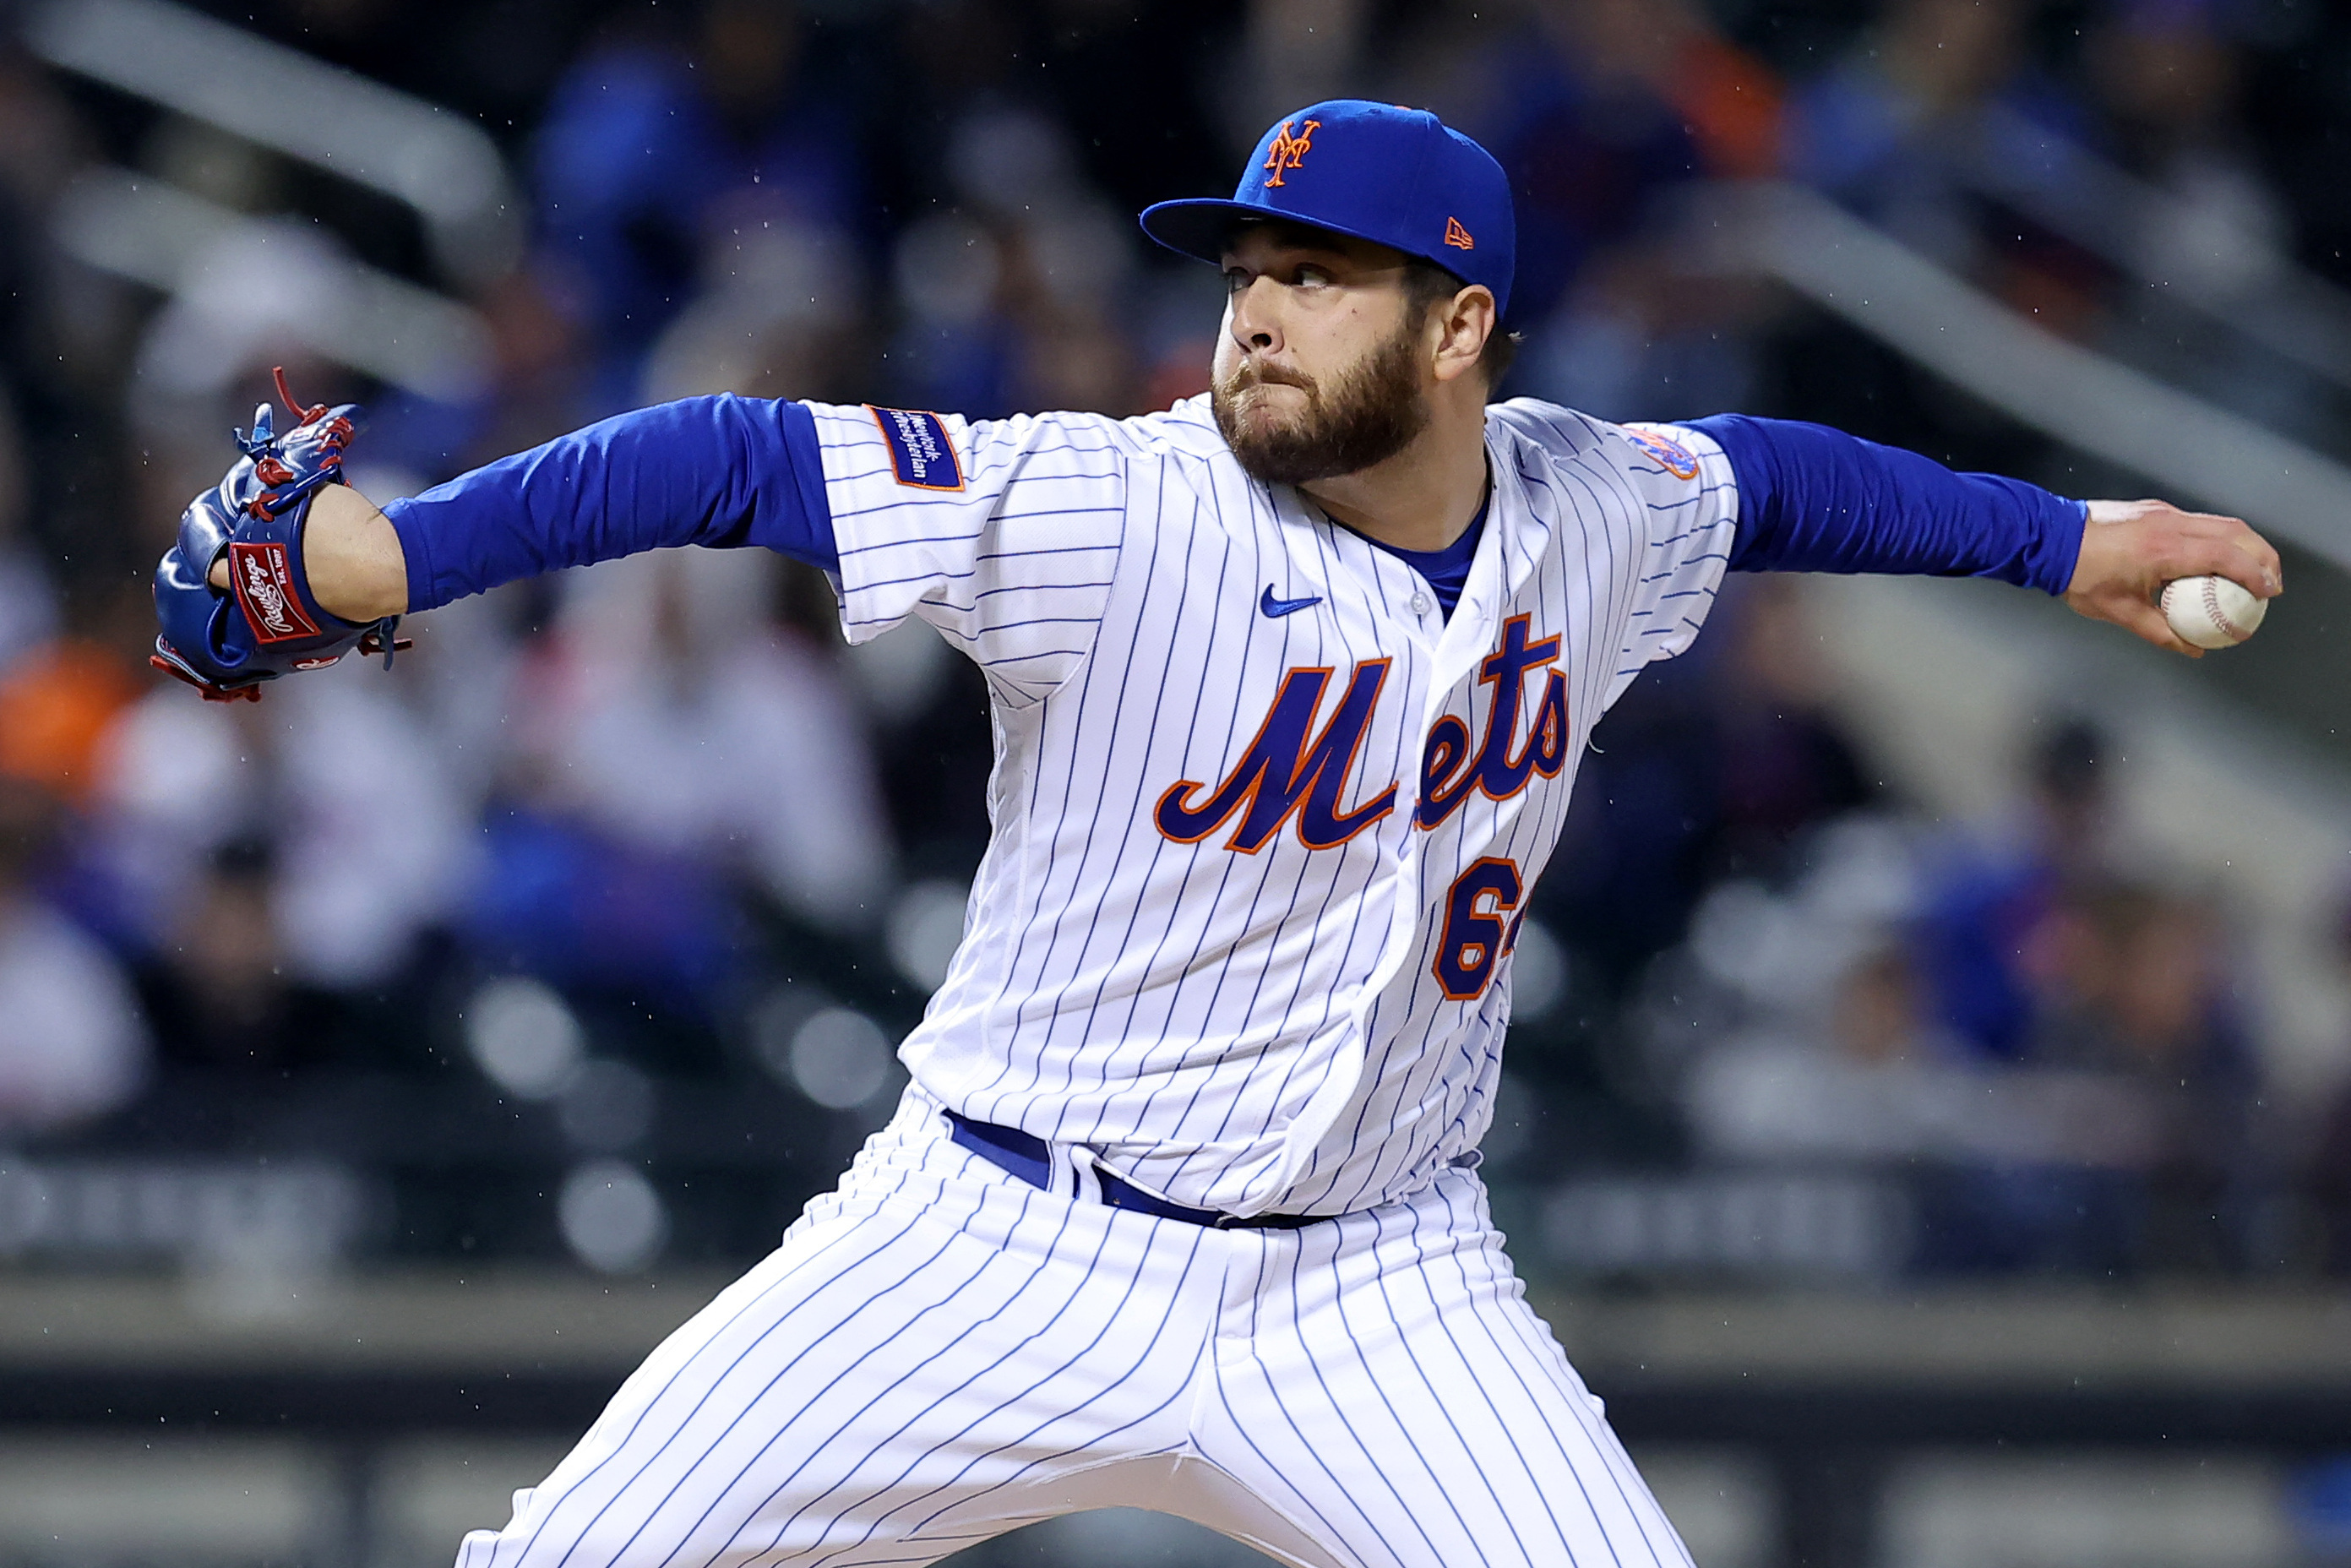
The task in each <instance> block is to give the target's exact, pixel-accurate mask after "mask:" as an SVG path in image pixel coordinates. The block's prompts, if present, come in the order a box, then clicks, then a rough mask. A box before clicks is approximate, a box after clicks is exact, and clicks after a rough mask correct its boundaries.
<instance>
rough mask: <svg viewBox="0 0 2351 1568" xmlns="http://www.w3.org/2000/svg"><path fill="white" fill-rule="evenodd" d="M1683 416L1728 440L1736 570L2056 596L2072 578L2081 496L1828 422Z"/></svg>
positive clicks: (1721, 415)
mask: <svg viewBox="0 0 2351 1568" xmlns="http://www.w3.org/2000/svg"><path fill="white" fill-rule="evenodd" d="M1687 424H1688V426H1689V428H1691V429H1693V430H1700V431H1704V432H1705V433H1706V434H1708V435H1710V436H1712V437H1713V438H1714V439H1715V440H1716V441H1717V442H1718V443H1719V444H1721V447H1722V450H1723V455H1725V456H1727V457H1729V459H1730V468H1731V472H1732V474H1733V475H1734V476H1736V477H1737V479H1738V482H1739V537H1738V539H1737V542H1736V543H1734V544H1733V545H1732V546H1731V550H1730V561H1729V567H1730V570H1733V571H1835V572H1863V571H1870V572H1892V573H1910V574H1915V575H1919V576H1931V577H1991V578H1998V579H1999V580H2001V581H2002V582H2012V583H2015V584H2017V585H2018V586H2019V587H2028V588H2038V589H2041V590H2042V591H2044V592H2048V593H2053V594H2062V593H2064V591H2065V588H2066V585H2067V584H2068V583H2069V582H2071V581H2072V580H2073V576H2074V559H2075V557H2077V556H2078V555H2079V554H2080V553H2081V549H2082V528H2083V524H2084V521H2085V517H2086V515H2087V508H2086V507H2084V505H2083V504H2082V503H2081V502H2079V501H2070V500H2067V499H2065V498H2064V497H2062V496H2054V495H2052V494H2051V493H2050V492H2048V491H2046V490H2044V489H2043V488H2041V486H2038V485H2028V484H2026V483H2025V482H2024V481H2023V480H2022V479H2003V478H2001V477H2000V476H1997V475H1992V474H1959V473H1954V472H1952V471H1951V470H1950V469H1949V468H1946V467H1944V466H1943V465H1941V464H1939V463H1938V462H1936V461H1935V460H1934V459H1932V458H1930V457H1921V456H1920V455H1918V454H1917V453H1915V452H1905V451H1903V450H1902V449H1901V448H1899V447H1895V446H1880V445H1879V444H1877V443H1876V442H1874V441H1864V440H1862V439H1861V438H1860V437H1858V436H1853V435H1847V434H1844V432H1843V431H1838V430H1831V429H1829V428H1828V427H1827V426H1826V425H1820V424H1806V423H1801V422H1799V421H1795V420H1785V419H1755V418H1751V417H1750V416H1749V415H1746V414H1740V413H1718V414H1714V415H1712V416H1710V417H1708V418H1706V419H1697V420H1690V421H1688V422H1687Z"/></svg>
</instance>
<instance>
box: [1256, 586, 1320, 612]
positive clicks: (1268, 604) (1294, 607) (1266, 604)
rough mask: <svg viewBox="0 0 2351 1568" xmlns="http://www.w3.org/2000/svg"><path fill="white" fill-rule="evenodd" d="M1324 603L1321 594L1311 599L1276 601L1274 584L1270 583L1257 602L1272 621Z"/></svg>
mask: <svg viewBox="0 0 2351 1568" xmlns="http://www.w3.org/2000/svg"><path fill="white" fill-rule="evenodd" d="M1320 603H1322V595H1321V594H1319V593H1318V594H1316V595H1315V596H1314V597H1313V598H1311V599H1276V598H1275V597H1274V596H1273V584H1271V583H1270V582H1269V583H1267V584H1266V585H1265V594H1264V596H1263V597H1262V598H1260V599H1259V601H1257V607H1258V608H1259V610H1262V611H1264V612H1265V613H1266V615H1267V617H1268V618H1269V619H1271V618H1274V617H1278V616H1282V615H1295V614H1296V613H1298V612H1300V611H1301V610H1303V609H1305V608H1306V607H1307V606H1308V605H1310V604H1320Z"/></svg>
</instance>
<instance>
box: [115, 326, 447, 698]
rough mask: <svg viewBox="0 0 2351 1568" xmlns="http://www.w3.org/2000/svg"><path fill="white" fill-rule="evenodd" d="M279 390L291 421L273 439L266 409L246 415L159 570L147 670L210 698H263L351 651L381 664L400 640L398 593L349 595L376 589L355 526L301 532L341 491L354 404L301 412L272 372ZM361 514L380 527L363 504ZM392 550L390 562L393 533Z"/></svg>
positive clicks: (365, 538) (361, 533) (360, 528)
mask: <svg viewBox="0 0 2351 1568" xmlns="http://www.w3.org/2000/svg"><path fill="white" fill-rule="evenodd" d="M277 390H278V393H279V395H280V396H282V397H285V398H286V402H287V408H288V409H290V410H292V411H293V412H294V413H295V414H296V418H297V423H295V424H294V426H293V428H291V429H289V430H287V432H285V433H284V434H277V432H276V431H275V430H274V429H273V428H272V417H271V412H270V408H269V405H268V404H266V403H264V404H262V405H261V406H260V407H259V408H257V409H256V410H255V411H254V422H253V430H252V432H251V434H237V436H236V444H237V446H238V449H239V450H240V452H241V453H242V454H243V455H242V456H241V457H239V458H238V460H237V461H236V463H235V464H234V465H232V466H231V467H230V469H229V471H228V473H227V474H226V475H225V476H224V477H223V478H222V480H221V482H220V483H219V484H218V485H217V486H214V487H213V488H212V489H209V490H206V491H204V493H203V494H202V495H200V496H198V497H196V498H195V499H194V500H193V501H191V502H189V503H188V507H187V510H186V511H184V512H183V513H182V514H181V516H180V538H179V542H178V543H177V544H176V545H174V546H173V547H172V549H170V550H168V551H166V552H165V553H164V556H163V559H162V563H161V564H160V565H159V566H158V567H157V568H156V571H155V616H156V620H157V622H159V623H160V626H161V631H160V632H159V634H158V635H157V637H156V639H155V652H154V654H153V656H152V663H153V664H154V665H155V667H156V668H157V669H160V670H162V671H163V672H165V673H166V674H171V675H172V676H175V677H176V678H178V679H180V680H183V681H185V682H187V683H188V684H189V685H193V686H194V687H195V688H196V689H197V690H198V691H199V692H201V693H203V694H204V698H205V700H206V701H208V702H235V701H238V700H240V699H242V700H245V701H259V700H260V697H261V687H262V685H263V684H264V683H266V682H268V681H272V680H275V679H277V677H278V676H280V675H284V674H294V673H296V672H298V671H302V670H315V669H322V668H324V667H325V666H327V665H329V664H334V663H335V662H336V661H337V660H339V659H340V658H341V657H342V656H343V654H344V653H347V652H348V651H350V649H351V648H352V647H353V646H357V647H358V648H359V649H360V651H361V652H362V653H381V654H383V656H384V662H385V664H390V663H391V662H392V653H393V651H394V650H395V649H396V648H398V647H401V646H404V645H405V644H402V643H398V642H397V641H396V640H395V636H394V632H395V628H396V627H397V625H398V622H399V617H400V612H401V610H402V608H404V605H403V604H402V603H401V602H400V601H399V599H398V598H394V597H392V596H388V595H385V594H383V593H381V592H380V591H379V592H372V593H371V592H363V591H354V590H356V589H360V588H362V587H364V586H368V585H370V584H372V585H374V586H376V587H378V588H380V587H381V584H380V583H379V582H376V581H375V580H376V579H377V577H378V576H379V575H380V574H379V573H378V572H375V571H371V570H368V568H369V567H371V566H374V565H376V564H378V563H376V562H374V561H373V560H372V559H371V551H370V550H369V549H368V548H367V546H368V544H369V541H370V537H371V536H370V534H369V530H368V529H367V528H366V527H365V519H364V518H361V519H359V520H358V521H357V523H356V524H355V525H353V526H350V527H340V528H323V529H314V528H311V527H310V526H309V525H310V523H311V521H312V518H313V514H314V513H316V512H317V511H318V510H319V502H320V501H321V500H323V499H325V498H326V497H329V496H331V495H333V494H335V492H336V490H337V489H338V488H340V486H342V465H343V455H344V452H345V451H346V449H347V448H348V447H349V445H350V441H351V437H352V434H353V432H354V426H353V418H354V416H355V415H356V414H357V413H359V410H358V409H357V408H356V407H355V406H353V405H351V404H349V403H346V404H343V405H342V406H340V407H338V408H332V409H330V408H328V407H327V406H326V405H325V404H323V403H319V404H315V405H313V406H311V407H309V408H308V409H304V408H302V407H300V406H299V405H298V404H297V403H295V402H294V400H293V398H292V397H291V396H290V395H289V394H287V390H286V380H285V376H284V373H283V372H282V371H281V372H280V373H279V374H278V378H277ZM353 499H354V500H356V499H357V497H353ZM360 506H361V507H364V508H365V511H366V513H367V514H369V515H371V516H373V517H374V519H375V521H376V522H377V523H379V524H381V523H382V518H381V515H380V514H376V513H375V512H374V508H373V507H365V503H363V502H362V503H360ZM346 516H347V517H348V514H347V515H346ZM383 526H384V531H385V532H386V533H387V534H389V533H390V527H389V525H383ZM354 546H357V547H359V548H358V550H357V554H358V555H359V557H360V560H358V561H354V560H353V559H351V558H352V556H353V554H354V550H353V548H352V547H354ZM379 548H380V544H379ZM398 549H399V544H398V540H397V538H393V539H392V551H393V557H392V564H393V565H394V567H395V568H396V567H397V565H398V559H399V557H398ZM355 566H356V567H358V569H359V570H356V571H354V570H353V568H354V567H355ZM396 575H397V574H396V572H395V576H396ZM322 586H323V587H325V588H326V589H327V590H328V591H325V592H321V591H320V589H321V587H322ZM402 586H403V587H404V584H403V585H402ZM401 597H404V595H402V596H401Z"/></svg>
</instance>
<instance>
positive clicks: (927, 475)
mask: <svg viewBox="0 0 2351 1568" xmlns="http://www.w3.org/2000/svg"><path fill="white" fill-rule="evenodd" d="M865 412H866V413H870V414H872V416H873V423H875V424H877V425H879V426H881V429H882V441H883V444H884V445H885V446H887V447H889V449H890V470H891V472H892V473H893V475H895V476H896V477H897V480H898V483H899V484H901V485H910V486H914V488H915V489H917V490H960V489H962V488H963V460H962V459H961V458H959V457H957V456H956V449H955V443H954V442H952V441H950V440H948V439H947V427H946V423H944V422H942V421H941V420H940V418H939V416H938V415H937V414H935V413H923V412H922V411H921V410H919V409H908V408H877V407H875V406H874V405H873V404H872V403H870V402H869V403H867V404H866V405H865Z"/></svg>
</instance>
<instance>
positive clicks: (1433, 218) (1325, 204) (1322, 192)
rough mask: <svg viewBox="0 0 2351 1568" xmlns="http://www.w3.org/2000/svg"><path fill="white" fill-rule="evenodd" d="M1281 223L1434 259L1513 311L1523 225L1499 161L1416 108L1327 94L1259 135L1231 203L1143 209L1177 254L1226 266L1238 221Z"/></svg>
mask: <svg viewBox="0 0 2351 1568" xmlns="http://www.w3.org/2000/svg"><path fill="white" fill-rule="evenodd" d="M1252 218H1254V219H1264V218H1287V219H1289V220H1290V221H1291V222H1292V223H1301V224H1308V225H1312V226H1313V227H1315V228H1318V229H1328V230H1330V231H1331V232H1332V233H1333V234H1343V235H1352V236H1353V237H1354V238H1356V239H1367V240H1372V241H1374V242H1375V243H1377V244H1380V245H1384V246H1392V247H1393V248H1395V249H1396V250H1400V251H1402V252H1404V253H1405V255H1406V256H1418V257H1420V258H1421V259H1422V260H1423V261H1427V262H1433V263H1435V264H1436V265H1437V266H1438V267H1443V268H1444V269H1445V270H1446V271H1447V272H1449V273H1451V274H1453V276H1455V277H1458V278H1460V279H1461V280H1462V281H1463V282H1464V283H1482V284H1484V285H1485V286H1486V287H1488V288H1489V289H1491V290H1493V293H1494V309H1495V314H1496V315H1497V316H1499V315H1501V314H1502V313H1503V312H1505V311H1507V310H1508V309H1509V308H1510V274H1511V272H1512V271H1513V270H1514V268H1515V267H1516V265H1517V260H1518V225H1517V223H1516V221H1515V220H1514V217H1513V215H1512V213H1511V210H1510V180H1509V178H1508V177H1507V176H1506V175H1504V174H1503V172H1502V166H1501V165H1500V164H1499V163H1497V162H1494V155H1493V154H1492V153H1490V152H1487V151H1486V150H1485V149H1484V148H1483V147H1480V146H1479V145H1478V144H1477V143H1476V142H1475V141H1470V140H1469V138H1468V137H1467V136H1464V135H1462V134H1461V132H1459V131H1455V130H1453V129H1452V128H1451V127H1449V126H1447V124H1446V123H1445V122H1444V121H1443V120H1439V119H1437V116H1435V115H1433V114H1431V113H1429V112H1428V111H1427V110H1423V109H1405V108H1404V107H1402V106H1401V105H1398V104H1392V103H1370V102H1366V101H1365V100H1364V99H1359V98H1334V99H1330V100H1329V101H1327V102H1324V103H1318V104H1315V105H1314V106H1313V107H1311V109H1301V110H1299V111H1298V112H1297V113H1295V114H1292V115H1288V116H1285V117H1284V118H1283V120H1281V122H1280V124H1278V125H1276V126H1275V127H1274V128H1273V129H1272V130H1270V131H1267V132H1266V133H1265V136H1264V139H1263V140H1261V141H1259V142H1258V144H1257V151H1256V152H1252V153H1250V154H1249V167H1248V168H1247V169H1245V170H1243V171H1242V172H1241V183H1240V184H1239V185H1238V187H1237V188H1235V190H1234V192H1233V196H1232V200H1230V201H1228V202H1227V201H1218V200H1216V199H1215V198H1213V197H1207V196H1199V197H1193V198H1190V199H1187V200H1185V201H1177V202H1161V203H1159V204H1156V205H1155V206H1151V207H1146V208H1144V212H1143V232H1144V233H1145V234H1147V235H1150V236H1151V237H1152V238H1153V239H1155V240H1157V241H1158V242H1159V243H1160V244H1161V245H1164V246H1166V247H1167V248H1168V249H1170V250H1173V251H1179V252H1181V253H1182V254H1184V255H1186V256H1197V257H1199V258H1200V259H1201V260H1202V261H1207V262H1214V261H1217V260H1220V259H1222V257H1223V255H1224V248H1225V242H1226V241H1227V240H1228V238H1230V237H1231V235H1232V231H1233V225H1235V224H1236V223H1238V222H1240V221H1242V220H1245V219H1252Z"/></svg>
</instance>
